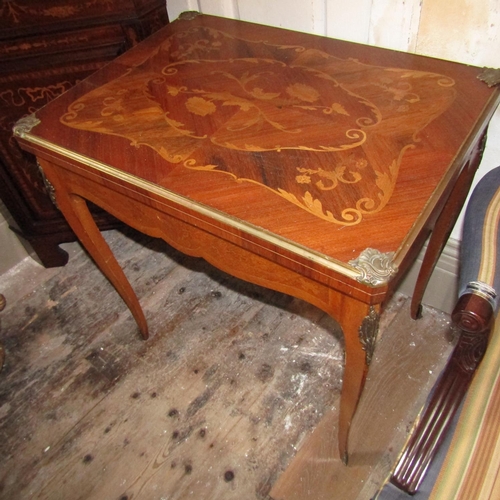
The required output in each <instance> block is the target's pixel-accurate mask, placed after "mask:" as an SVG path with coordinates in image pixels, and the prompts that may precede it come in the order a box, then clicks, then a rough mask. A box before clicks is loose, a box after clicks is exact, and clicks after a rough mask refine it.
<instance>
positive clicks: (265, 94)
mask: <svg viewBox="0 0 500 500" xmlns="http://www.w3.org/2000/svg"><path fill="white" fill-rule="evenodd" d="M229 39H231V43H226V42H227V40H229ZM242 54H245V56H242ZM360 75H362V78H361V77H360ZM455 97H456V90H455V83H454V81H453V79H451V78H449V77H447V76H445V75H441V74H435V73H432V72H426V71H418V70H415V69H407V70H406V69H395V68H390V67H389V68H386V67H379V66H367V65H365V64H362V63H361V62H359V61H357V60H355V59H344V58H343V57H342V54H336V53H335V54H333V53H327V52H324V51H321V50H318V49H311V48H305V47H303V46H299V45H277V44H273V43H268V42H266V41H265V40H262V41H248V40H245V39H243V38H241V39H240V38H238V37H236V36H234V35H230V34H227V33H225V32H223V31H220V30H217V29H214V28H209V27H203V26H195V27H192V28H188V29H186V30H185V31H181V32H177V33H174V34H172V35H171V36H170V37H169V38H168V39H166V40H165V41H164V42H163V43H162V44H161V45H160V46H159V47H158V48H157V50H156V51H155V52H154V53H153V54H151V55H149V56H148V57H147V58H146V59H145V60H143V62H142V63H141V64H140V65H137V66H136V67H134V68H132V69H130V70H129V71H128V72H126V73H125V74H123V75H121V76H119V77H117V78H115V79H112V80H111V81H109V82H107V83H106V84H105V85H103V86H101V87H99V88H96V89H95V90H93V91H91V92H89V93H87V94H86V95H84V96H83V97H81V98H79V99H78V100H76V101H75V102H73V103H72V104H71V106H70V107H69V109H68V110H67V112H66V113H65V114H64V115H63V116H62V117H61V122H62V123H63V124H65V125H67V126H68V127H72V128H75V129H81V130H87V131H92V132H96V133H100V134H112V135H118V136H121V137H124V138H126V139H128V140H129V141H130V142H131V143H132V144H135V145H137V146H141V147H149V148H152V149H153V150H154V151H156V152H157V153H158V154H159V155H160V156H161V157H163V158H164V159H165V160H167V162H168V164H171V165H182V166H184V167H185V168H186V169H195V170H201V171H206V172H207V175H217V174H218V175H220V174H221V173H222V174H226V175H230V176H232V177H233V178H234V179H235V180H237V181H240V182H241V181H243V182H250V183H257V184H259V185H261V186H264V187H266V188H268V189H269V190H271V191H272V192H274V193H275V194H276V195H279V196H281V197H283V198H284V199H286V200H288V201H289V202H290V203H293V204H294V205H296V206H298V207H300V208H302V209H304V210H306V211H308V212H310V213H311V214H313V215H315V216H317V217H319V218H321V219H323V220H326V221H329V222H332V223H334V224H337V225H344V226H350V225H356V224H359V223H360V222H361V221H362V220H363V218H364V217H365V216H366V215H368V214H374V213H377V212H379V211H380V210H382V209H383V208H384V206H386V204H387V203H388V201H389V200H390V198H391V195H392V193H393V190H394V187H395V184H396V181H397V178H398V172H399V168H400V165H401V161H402V159H403V157H404V155H405V152H407V151H408V149H410V148H415V147H416V145H418V143H419V140H420V137H419V133H420V132H421V131H422V130H423V129H424V128H425V127H426V126H427V125H428V124H429V123H430V122H431V121H432V120H434V119H435V118H437V117H438V116H439V115H441V114H442V113H443V112H444V111H445V110H446V109H447V108H448V107H449V106H450V104H451V103H452V102H453V101H454V99H455ZM325 130H328V134H325ZM381 145H382V146H383V147H381ZM285 151H288V152H290V151H293V155H292V154H288V155H287V161H286V164H285V162H283V161H282V156H283V153H284V152H285ZM243 156H244V158H245V161H244V162H243V161H240V160H241V159H242V157H243ZM249 161H250V162H251V164H252V168H249V166H248V162H249ZM168 164H167V165H168Z"/></svg>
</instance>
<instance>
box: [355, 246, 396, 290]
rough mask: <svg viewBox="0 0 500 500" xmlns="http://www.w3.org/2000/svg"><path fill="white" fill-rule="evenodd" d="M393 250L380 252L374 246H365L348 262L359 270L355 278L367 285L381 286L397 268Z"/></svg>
mask: <svg viewBox="0 0 500 500" xmlns="http://www.w3.org/2000/svg"><path fill="white" fill-rule="evenodd" d="M393 256H394V252H387V253H382V252H380V251H378V250H376V249H374V248H366V249H365V250H363V251H362V252H361V253H360V254H359V257H357V258H356V259H353V260H350V261H349V264H350V265H351V266H352V267H354V268H355V269H356V270H357V271H359V273H360V275H359V276H358V277H357V280H358V281H359V282H360V283H364V284H365V285H369V286H382V285H385V284H387V283H388V282H389V280H390V279H391V277H392V276H393V275H394V274H396V273H397V271H398V268H397V266H396V265H395V264H394V262H393V260H392V258H393Z"/></svg>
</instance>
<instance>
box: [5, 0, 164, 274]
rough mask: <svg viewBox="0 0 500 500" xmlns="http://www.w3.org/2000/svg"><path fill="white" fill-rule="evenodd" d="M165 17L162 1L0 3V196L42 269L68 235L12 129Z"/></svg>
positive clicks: (111, 222) (106, 221)
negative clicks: (24, 117) (22, 119)
mask: <svg viewBox="0 0 500 500" xmlns="http://www.w3.org/2000/svg"><path fill="white" fill-rule="evenodd" d="M167 23H168V16H167V10H166V2H165V0H87V1H86V2H77V1H75V0H73V1H70V0H46V1H45V2H33V1H32V0H11V1H4V2H2V3H1V4H0V61H1V64H0V197H1V199H2V201H3V202H4V204H5V206H6V208H7V209H8V211H9V212H10V216H11V217H10V218H9V219H10V220H9V222H10V224H11V228H12V229H13V230H14V231H15V232H16V233H17V234H18V235H20V237H21V241H22V242H23V243H24V244H26V245H27V247H28V248H29V249H30V250H31V249H33V250H34V252H35V253H36V254H37V256H38V257H39V259H40V261H41V262H42V264H43V265H45V266H46V267H54V266H60V265H64V264H65V263H66V261H67V255H66V253H65V252H64V251H63V250H62V249H61V248H59V244H60V243H64V242H68V241H73V240H75V236H74V234H73V232H72V231H71V229H70V228H69V226H68V225H67V223H66V221H65V220H64V218H63V217H62V215H61V214H60V213H59V211H58V210H57V208H56V207H55V206H54V205H53V203H52V201H51V199H50V196H49V193H48V191H47V187H46V185H45V184H44V182H43V179H42V177H41V175H40V172H39V170H38V167H37V164H36V161H35V158H34V157H32V156H30V155H29V154H28V153H26V152H24V151H21V150H20V149H19V147H18V145H17V142H16V141H15V139H13V137H12V127H13V125H14V124H15V123H16V121H17V120H18V119H19V118H21V117H23V116H25V115H28V114H30V113H33V112H34V111H36V110H37V109H39V108H40V107H42V106H43V105H45V104H46V103H47V102H49V101H50V100H52V99H54V98H55V97H57V96H59V95H60V94H62V93H63V92H64V91H66V90H67V89H69V88H70V87H72V86H73V85H74V84H75V83H76V82H78V81H80V80H82V79H84V78H86V77H87V76H88V75H90V74H91V73H93V72H94V71H96V70H97V69H99V68H101V67H102V66H103V65H105V64H106V63H107V62H109V61H111V60H112V59H114V58H115V57H116V56H118V55H119V54H121V53H122V52H124V51H126V50H127V49H128V48H130V47H132V46H134V45H135V44H137V43H138V42H139V41H140V40H142V39H144V38H146V37H147V36H148V35H150V34H151V33H153V32H154V31H156V30H157V29H158V28H160V27H162V26H164V25H165V24H167ZM93 215H94V217H95V219H96V221H97V223H98V226H99V227H100V228H101V229H107V228H111V227H115V226H116V225H117V224H118V222H117V221H116V220H115V219H113V218H112V217H111V216H110V215H109V214H107V213H105V212H103V211H102V210H97V209H94V210H93ZM30 247H31V248H30Z"/></svg>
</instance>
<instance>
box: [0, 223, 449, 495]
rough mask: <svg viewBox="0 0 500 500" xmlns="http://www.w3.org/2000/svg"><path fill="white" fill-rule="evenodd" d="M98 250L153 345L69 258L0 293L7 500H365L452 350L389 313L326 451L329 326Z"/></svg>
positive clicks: (310, 314) (445, 331)
mask: <svg viewBox="0 0 500 500" xmlns="http://www.w3.org/2000/svg"><path fill="white" fill-rule="evenodd" d="M105 237H106V239H107V240H108V242H109V244H110V245H111V247H112V248H113V250H114V252H115V254H116V255H117V257H118V259H119V261H120V263H121V264H122V265H123V266H124V269H125V272H126V274H127V276H128V277H129V279H130V281H131V282H132V284H133V286H134V288H135V289H136V291H137V294H138V296H139V298H140V300H141V303H142V305H143V307H144V309H145V312H146V315H147V318H148V320H149V322H150V329H151V332H152V338H151V339H150V340H148V341H147V342H144V341H142V340H141V339H140V338H139V334H138V331H137V328H136V325H135V323H134V321H133V320H132V318H131V316H130V314H129V312H128V310H127V309H126V307H125V306H124V304H123V303H122V302H121V299H120V298H119V297H118V296H117V294H116V293H115V292H114V290H113V288H112V287H111V286H110V285H109V283H108V282H107V281H106V280H105V279H104V278H103V277H102V275H101V273H100V272H99V271H98V270H97V269H96V268H95V266H94V264H93V263H92V262H91V261H90V260H89V258H88V257H87V255H86V254H85V253H84V252H83V251H82V250H81V249H80V247H79V246H78V245H77V244H69V245H66V248H67V249H68V250H69V251H70V255H71V257H70V262H69V264H68V265H67V266H66V267H64V268H61V269H49V270H46V269H43V268H41V267H40V266H39V265H38V264H36V263H34V261H32V260H31V259H27V260H25V261H24V262H23V263H21V264H20V265H19V266H17V267H16V268H14V269H13V270H12V271H9V272H8V273H6V274H5V275H3V276H1V277H0V293H3V294H4V295H5V297H6V299H7V307H6V309H5V310H4V311H3V312H2V313H1V318H0V321H1V323H0V325H1V331H0V336H1V339H2V342H3V344H4V346H5V349H6V364H5V367H4V370H3V372H2V373H1V374H0V439H1V441H0V443H1V449H2V453H1V456H0V498H2V499H9V500H15V499H25V498H36V499H50V500H55V499H61V500H62V499H64V500H72V499H96V500H103V499H116V500H118V499H120V500H126V499H128V500H131V499H134V500H136V499H147V500H150V499H158V500H165V499H168V500H173V499H185V498H193V499H203V500H205V499H213V500H215V499H217V500H225V499H228V500H230V499H234V500H236V499H238V500H241V499H244V500H247V499H248V500H251V499H271V498H273V499H276V500H281V499H287V500H292V499H294V500H297V499H300V500H302V499H314V500H319V499H322V498H325V499H326V498H329V499H332V498H335V499H337V498H339V499H343V500H351V499H353V500H354V499H358V500H360V499H369V498H371V497H372V496H373V494H374V493H375V492H376V490H377V488H378V487H379V486H380V484H381V482H382V481H383V480H384V479H385V477H386V476H387V474H388V473H389V471H390V468H391V466H392V464H393V463H394V461H395V459H396V458H397V454H398V453H399V451H400V450H401V447H402V446H403V444H404V441H405V439H406V436H407V434H408V430H409V429H410V428H411V426H412V423H413V421H414V419H415V418H416V414H417V412H418V409H419V408H420V407H421V406H422V404H423V403H424V401H425V398H426V395H427V394H428V392H429V389H430V387H431V386H432V383H433V382H434V380H435V379H436V377H437V376H438V374H439V371H440V370H441V369H442V367H443V366H444V363H445V361H446V358H447V356H448V354H449V352H450V350H451V345H452V343H451V334H450V332H449V322H448V317H447V316H446V315H445V314H443V313H441V312H438V311H432V310H430V309H426V310H425V314H424V318H423V319H422V320H420V321H418V322H414V321H411V320H410V319H409V314H408V301H407V298H406V297H404V296H401V295H397V296H396V297H395V298H394V300H393V301H392V302H391V304H390V306H389V307H388V309H387V311H386V313H385V314H384V317H383V320H382V328H381V334H380V339H379V343H378V346H377V350H376V355H375V359H374V361H373V364H372V367H371V371H370V377H369V380H368V382H367V387H366V391H365V394H364V397H363V400H362V402H361V407H360V411H359V413H358V415H357V418H356V421H355V423H354V426H353V433H352V440H351V445H352V455H351V463H350V465H349V467H347V468H346V467H345V466H343V465H342V463H341V462H340V460H339V459H338V453H337V451H336V420H337V410H338V400H339V390H340V385H341V379H342V369H343V341H342V335H341V331H340V329H339V327H338V325H337V324H336V323H335V322H334V321H333V320H332V319H331V318H329V317H328V316H326V315H325V314H324V313H322V312H321V311H319V310H318V309H316V308H314V307H312V306H310V305H308V304H306V303H304V302H302V301H300V300H297V299H293V298H291V297H288V296H285V295H282V294H278V293H274V292H271V291H269V290H265V289H262V288H259V287H255V286H252V285H248V284H245V283H242V282H240V281H238V280H236V279H233V278H231V277H229V276H227V275H224V274H222V273H220V272H218V271H216V270H214V269H212V268H210V267H209V266H208V265H206V264H205V263H203V262H202V261H199V260H196V259H191V258H188V257H185V256H182V255H179V254H178V253H177V252H175V251H173V250H172V249H170V248H169V247H167V246H166V245H164V244H163V243H162V242H159V241H157V240H151V239H149V238H146V237H143V236H140V235H138V234H136V233H135V232H133V231H126V232H125V233H121V232H119V231H109V232H107V233H106V234H105Z"/></svg>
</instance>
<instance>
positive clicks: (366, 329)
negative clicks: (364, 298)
mask: <svg viewBox="0 0 500 500" xmlns="http://www.w3.org/2000/svg"><path fill="white" fill-rule="evenodd" d="M379 322H380V315H379V314H378V313H377V311H375V309H374V308H373V307H370V312H369V313H368V316H366V317H365V318H364V319H363V322H362V323H361V326H360V327H359V341H360V342H361V345H362V346H363V350H364V351H365V353H366V364H367V365H368V366H370V363H371V362H372V358H373V353H374V351H375V344H376V342H377V335H378V327H379Z"/></svg>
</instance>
